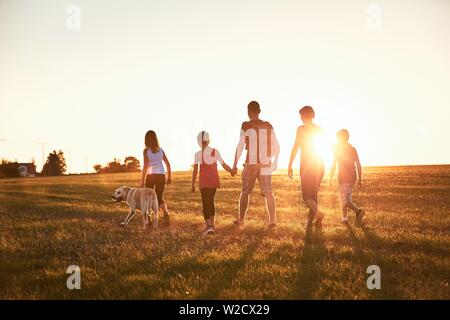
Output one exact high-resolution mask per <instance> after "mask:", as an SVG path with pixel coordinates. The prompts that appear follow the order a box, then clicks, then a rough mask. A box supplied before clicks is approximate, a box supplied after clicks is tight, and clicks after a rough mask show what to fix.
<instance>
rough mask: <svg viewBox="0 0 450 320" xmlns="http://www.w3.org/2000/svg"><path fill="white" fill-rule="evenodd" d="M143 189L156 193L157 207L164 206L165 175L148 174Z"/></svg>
mask: <svg viewBox="0 0 450 320" xmlns="http://www.w3.org/2000/svg"><path fill="white" fill-rule="evenodd" d="M145 187H146V188H152V189H154V190H155V192H156V196H157V197H158V206H160V205H162V204H165V202H164V198H163V193H164V189H165V187H166V175H165V174H148V175H147V176H146V177H145Z"/></svg>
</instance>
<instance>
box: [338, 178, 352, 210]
mask: <svg viewBox="0 0 450 320" xmlns="http://www.w3.org/2000/svg"><path fill="white" fill-rule="evenodd" d="M353 186H354V184H353V183H342V184H340V185H339V193H340V195H341V203H342V204H343V205H345V204H348V203H351V202H352V193H353Z"/></svg>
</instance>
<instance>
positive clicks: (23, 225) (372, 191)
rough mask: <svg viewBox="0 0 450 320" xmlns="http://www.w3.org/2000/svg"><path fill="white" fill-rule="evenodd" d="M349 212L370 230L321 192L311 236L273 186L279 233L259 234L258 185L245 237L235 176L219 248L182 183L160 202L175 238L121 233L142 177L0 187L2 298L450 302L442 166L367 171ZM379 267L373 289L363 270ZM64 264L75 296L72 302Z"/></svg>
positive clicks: (225, 180)
mask: <svg viewBox="0 0 450 320" xmlns="http://www.w3.org/2000/svg"><path fill="white" fill-rule="evenodd" d="M364 173H365V176H364V181H363V184H364V185H363V187H362V189H357V190H356V192H355V195H354V200H355V202H356V203H357V204H359V205H361V206H362V207H364V208H365V209H366V211H367V214H366V223H365V227H363V228H360V227H357V226H355V223H354V215H351V222H350V224H349V225H348V226H346V225H343V224H342V223H341V222H340V212H339V195H338V193H337V190H336V187H334V188H331V187H330V186H329V185H328V180H327V179H324V183H323V185H322V189H321V192H320V200H319V201H320V205H321V206H322V208H323V210H324V211H325V212H326V213H327V216H326V218H325V220H324V226H323V229H322V230H321V231H320V230H316V229H314V228H313V229H312V230H309V229H308V230H307V229H306V227H305V225H306V215H307V210H306V207H305V206H304V205H303V204H302V203H301V202H300V201H299V200H300V193H299V179H298V177H297V179H296V180H294V181H291V180H289V179H288V178H287V177H286V176H285V175H284V174H280V175H276V176H274V183H273V184H274V191H275V196H276V199H277V206H278V217H279V224H278V226H277V227H276V228H275V229H267V230H266V227H265V222H266V220H267V219H266V218H267V217H266V213H265V209H264V201H263V198H262V197H261V196H260V194H259V189H258V186H256V188H255V191H254V194H253V196H252V199H251V206H250V210H249V212H248V221H247V224H246V225H245V226H243V227H235V226H233V225H232V221H233V218H234V216H235V214H236V212H237V201H238V196H239V192H240V177H236V178H232V177H230V176H223V177H222V189H220V191H219V192H218V194H217V197H216V209H217V232H216V235H214V236H210V237H206V238H203V239H201V238H200V233H201V231H202V229H203V217H202V214H201V201H200V194H199V192H197V193H191V192H190V173H175V174H174V177H173V182H174V183H173V184H172V185H170V186H169V187H168V189H167V191H166V195H165V198H166V201H167V203H168V205H169V209H170V212H171V225H170V226H169V227H161V228H160V229H159V230H157V231H145V232H144V231H142V230H141V224H142V220H141V217H140V216H138V215H136V216H135V218H134V219H133V220H132V221H131V223H130V225H129V226H128V227H126V228H121V227H119V223H120V222H121V221H122V220H123V219H124V218H125V215H126V213H127V207H126V205H125V204H122V205H115V204H114V203H113V202H112V201H111V194H112V193H113V191H114V189H116V188H117V187H120V186H122V185H129V186H136V184H137V183H138V181H139V174H138V173H137V174H110V175H85V176H66V177H56V178H32V179H31V178H30V179H9V180H0V299H203V298H205V299H450V290H449V286H448V285H449V279H450V166H420V167H419V166H418V167H376V168H366V169H365V172H364ZM374 264H375V265H378V266H380V268H381V286H382V288H381V290H369V289H368V288H367V286H366V279H367V277H368V276H369V275H368V274H367V273H366V269H367V267H368V266H369V265H374ZM69 265H78V266H80V268H81V287H82V288H81V290H68V289H67V288H66V279H67V277H68V276H69V275H67V274H66V273H65V271H66V268H67V267H68V266H69Z"/></svg>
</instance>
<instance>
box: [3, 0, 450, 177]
mask: <svg viewBox="0 0 450 320" xmlns="http://www.w3.org/2000/svg"><path fill="white" fill-rule="evenodd" d="M449 39H450V1H447V0H433V1H424V0H386V1H382V0H371V1H364V0H343V1H332V0H328V1H324V0H316V1H300V0H295V1H288V0H279V1H267V0H227V1H223V0H222V1H217V0H191V1H180V0H147V1H138V0H134V1H125V0H116V1H104V0H78V1H75V0H73V1H66V0H53V1H51V0H40V1H33V0H0V114H1V115H0V158H8V159H9V160H15V159H17V160H18V161H21V162H28V161H30V160H31V159H35V161H36V163H37V165H38V170H40V169H41V166H42V149H41V145H40V143H42V142H44V143H46V144H45V153H48V152H50V151H52V150H54V149H56V150H59V149H61V150H63V151H64V153H65V155H66V158H67V161H68V170H69V172H71V173H76V172H86V171H89V172H91V171H93V169H92V166H93V165H94V164H97V163H100V164H106V163H107V162H108V161H111V160H112V159H113V158H119V159H123V158H125V156H128V155H131V156H136V157H138V159H140V160H141V161H142V159H141V158H142V150H143V148H144V135H145V132H146V131H147V130H149V129H153V130H155V131H156V132H157V134H158V137H159V140H160V144H161V146H162V147H163V149H164V150H165V152H166V154H167V156H168V158H169V160H170V161H171V163H172V166H173V168H174V169H176V170H188V169H189V168H190V165H191V164H192V163H193V161H194V153H195V152H196V151H197V149H198V146H197V142H196V135H197V133H198V132H199V131H201V130H206V131H208V132H209V133H210V136H211V144H212V145H213V146H214V147H216V148H218V149H219V150H220V152H221V154H222V156H223V157H224V160H225V161H226V162H228V163H231V162H232V160H233V155H234V149H235V147H236V144H237V142H238V137H239V132H240V125H241V123H242V122H243V121H245V120H247V114H246V106H247V104H248V102H249V101H251V100H257V101H258V102H259V103H260V105H261V109H262V112H261V118H262V119H264V120H268V121H270V122H271V123H272V125H273V126H274V128H275V132H276V134H277V136H278V139H279V140H280V145H281V155H280V163H279V167H287V164H288V160H289V154H290V149H291V147H292V144H293V142H294V138H295V132H296V128H297V127H298V126H299V125H300V119H299V116H298V110H299V109H300V107H302V106H304V105H311V106H313V107H314V108H315V110H316V115H317V117H316V122H317V123H318V124H319V125H321V126H322V127H323V129H324V130H325V131H326V132H327V135H328V137H329V139H330V141H331V140H332V139H333V137H334V134H335V132H336V131H337V130H338V129H341V128H347V129H348V130H349V131H350V135H351V137H350V142H351V143H352V144H353V145H354V146H355V147H356V148H357V149H358V151H359V155H360V158H361V161H362V163H363V165H403V164H448V163H450V148H449V144H448V142H446V141H447V139H448V137H449V136H450V125H448V122H449V119H450V59H449V57H450V41H449ZM4 139H6V140H4ZM327 160H329V159H327ZM296 162H297V166H298V162H299V160H298V159H297V161H296ZM327 165H328V166H329V165H330V163H329V161H327Z"/></svg>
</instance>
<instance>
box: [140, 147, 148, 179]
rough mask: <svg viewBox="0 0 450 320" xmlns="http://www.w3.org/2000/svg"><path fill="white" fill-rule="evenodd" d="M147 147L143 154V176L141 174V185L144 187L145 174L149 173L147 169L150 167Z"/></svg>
mask: <svg viewBox="0 0 450 320" xmlns="http://www.w3.org/2000/svg"><path fill="white" fill-rule="evenodd" d="M146 151H147V149H144V152H143V156H144V167H143V168H142V176H141V183H140V185H139V186H140V187H141V188H143V187H144V186H145V176H146V175H147V169H148V158H147V154H146Z"/></svg>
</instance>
